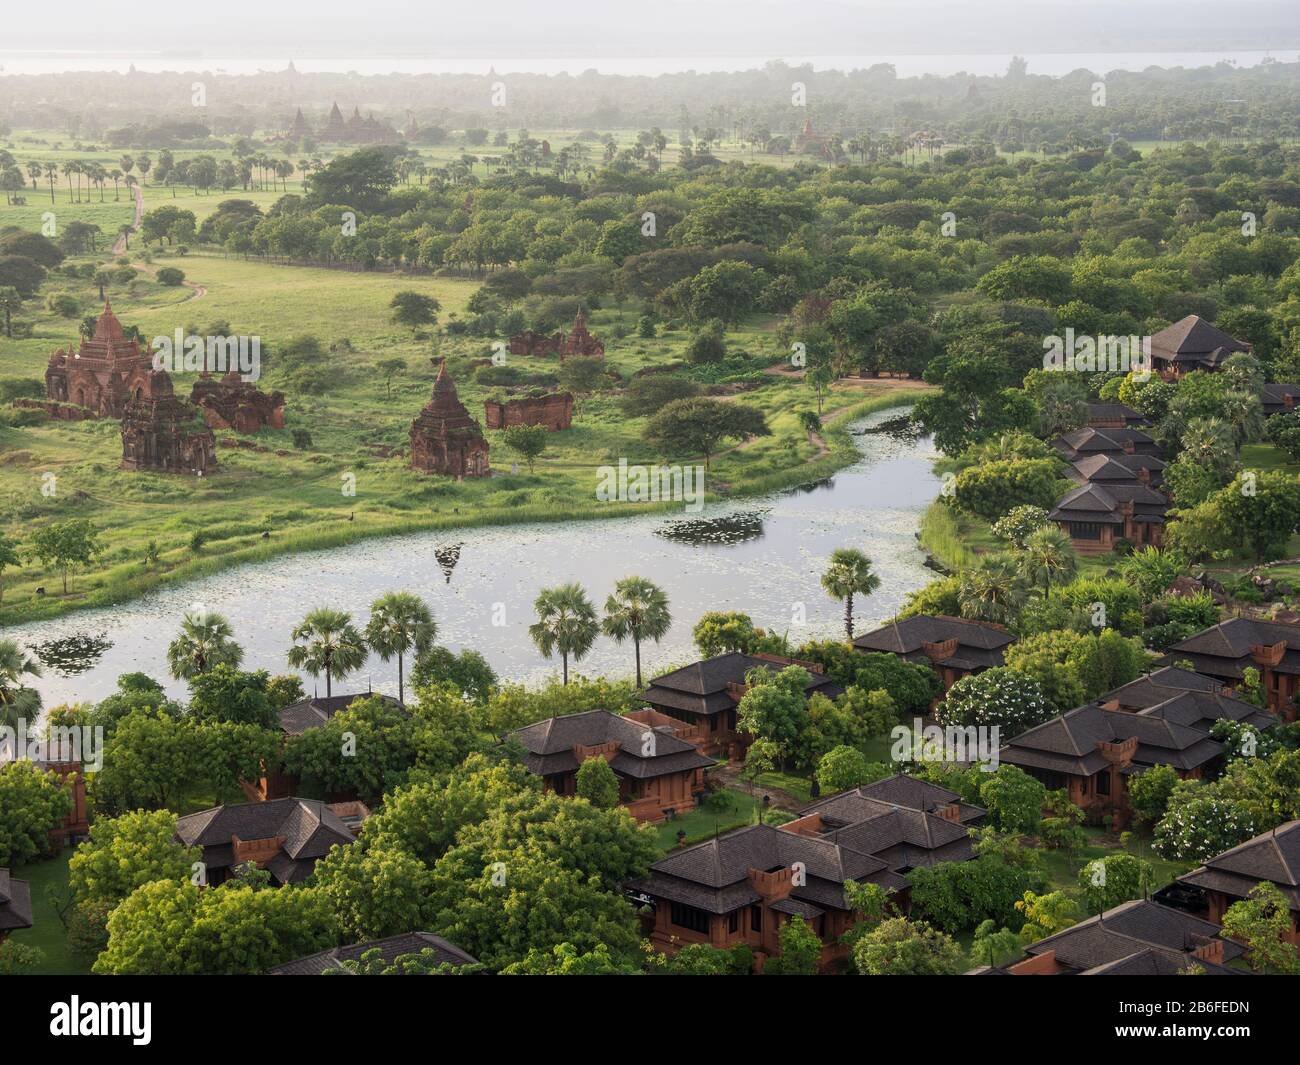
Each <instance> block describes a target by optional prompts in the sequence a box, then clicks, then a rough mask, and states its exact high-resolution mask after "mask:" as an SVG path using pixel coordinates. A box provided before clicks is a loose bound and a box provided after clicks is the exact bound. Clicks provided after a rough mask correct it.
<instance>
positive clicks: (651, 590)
mask: <svg viewBox="0 0 1300 1065" xmlns="http://www.w3.org/2000/svg"><path fill="white" fill-rule="evenodd" d="M672 623H673V619H672V615H671V614H669V612H668V597H667V596H666V595H664V592H663V589H662V588H660V587H659V586H658V585H657V584H652V583H651V582H650V581H648V580H646V579H645V578H644V577H624V578H623V579H622V580H621V581H619V582H618V583H617V584H616V585H614V594H613V595H611V596H610V597H609V598H608V599H606V600H605V619H604V621H602V622H601V624H600V627H601V628H602V629H603V630H604V632H605V635H606V636H612V637H613V638H614V642H615V643H622V642H623V641H624V640H626V639H627V638H628V637H629V636H630V637H631V638H632V646H633V647H634V648H635V649H636V686H637V687H638V688H640V687H641V641H642V640H646V639H650V640H654V642H655V643H658V642H659V641H660V640H661V639H663V636H664V633H666V632H667V631H668V628H669V626H670V625H672Z"/></svg>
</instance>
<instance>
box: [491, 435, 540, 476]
mask: <svg viewBox="0 0 1300 1065" xmlns="http://www.w3.org/2000/svg"><path fill="white" fill-rule="evenodd" d="M549 435H550V433H549V432H548V430H547V428H546V426H544V425H511V426H508V427H507V428H505V429H503V430H502V432H501V439H502V441H503V442H504V443H505V445H506V447H508V448H509V449H510V450H511V451H513V452H514V453H515V454H516V455H518V456H519V457H520V458H522V459H523V460H524V461H525V462H526V463H528V472H529V473H532V472H533V464H534V463H535V462H536V460H537V456H538V455H540V454H541V453H542V452H543V451H545V450H546V438H547V437H548V436H549Z"/></svg>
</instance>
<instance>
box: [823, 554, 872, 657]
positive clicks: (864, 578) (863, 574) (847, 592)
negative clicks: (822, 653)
mask: <svg viewBox="0 0 1300 1065" xmlns="http://www.w3.org/2000/svg"><path fill="white" fill-rule="evenodd" d="M822 587H823V588H825V589H826V594H827V595H829V596H830V597H831V598H832V599H843V600H844V634H845V635H846V636H847V637H848V638H849V639H850V640H852V639H853V597H854V596H855V595H870V594H871V593H872V592H874V591H875V590H876V589H877V588H879V587H880V578H879V577H878V576H876V574H874V573H872V572H871V559H869V558H867V556H866V555H864V554H863V553H862V552H861V551H859V550H857V549H856V548H852V547H840V548H837V549H836V550H834V551H832V552H831V558H830V562H829V563H828V564H827V566H826V572H825V573H823V574H822Z"/></svg>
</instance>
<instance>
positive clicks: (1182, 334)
mask: <svg viewBox="0 0 1300 1065" xmlns="http://www.w3.org/2000/svg"><path fill="white" fill-rule="evenodd" d="M1250 350H1251V345H1249V344H1247V343H1246V342H1245V341H1241V340H1237V339H1236V338H1235V337H1230V336H1228V334H1227V333H1225V332H1224V331H1223V330H1222V329H1220V328H1219V327H1218V326H1216V325H1214V324H1212V323H1211V322H1207V321H1206V320H1205V319H1204V318H1202V317H1201V316H1200V315H1199V314H1189V315H1188V316H1187V317H1186V318H1181V319H1179V320H1178V321H1177V322H1175V323H1174V324H1173V325H1170V326H1166V327H1165V328H1164V329H1162V330H1160V332H1158V333H1156V334H1155V335H1153V336H1152V337H1151V354H1152V355H1153V356H1154V357H1155V358H1159V359H1165V360H1167V361H1170V362H1208V363H1210V364H1211V365H1218V363H1220V362H1222V361H1223V360H1224V359H1226V358H1227V357H1228V356H1229V355H1232V354H1234V353H1236V352H1238V351H1246V352H1248V351H1250Z"/></svg>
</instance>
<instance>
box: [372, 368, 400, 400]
mask: <svg viewBox="0 0 1300 1065" xmlns="http://www.w3.org/2000/svg"><path fill="white" fill-rule="evenodd" d="M375 369H377V370H378V371H379V372H380V373H382V374H383V375H384V394H385V395H386V396H387V397H388V398H389V399H392V398H393V378H394V377H395V376H397V375H399V374H403V373H405V372H406V360H405V359H380V360H379V361H378V362H377V363H375Z"/></svg>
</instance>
